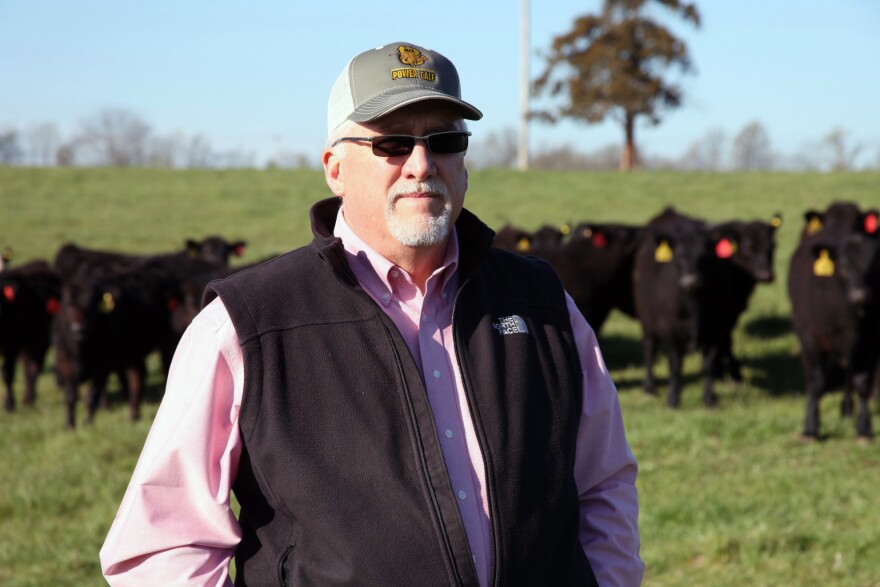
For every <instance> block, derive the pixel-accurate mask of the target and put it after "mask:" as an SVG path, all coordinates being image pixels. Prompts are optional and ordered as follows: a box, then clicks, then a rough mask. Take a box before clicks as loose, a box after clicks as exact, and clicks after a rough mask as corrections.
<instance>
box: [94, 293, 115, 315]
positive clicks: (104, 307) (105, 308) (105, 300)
mask: <svg viewBox="0 0 880 587" xmlns="http://www.w3.org/2000/svg"><path fill="white" fill-rule="evenodd" d="M115 307H116V301H115V300H114V299H113V294H112V293H110V292H109V291H107V292H104V295H103V296H102V297H101V305H100V306H98V310H100V311H101V313H102V314H109V313H110V312H112V311H113V309H114V308H115Z"/></svg>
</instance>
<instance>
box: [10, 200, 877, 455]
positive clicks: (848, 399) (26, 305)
mask: <svg viewBox="0 0 880 587" xmlns="http://www.w3.org/2000/svg"><path fill="white" fill-rule="evenodd" d="M781 224H782V217H781V215H776V216H774V217H772V218H769V219H766V221H739V220H734V221H729V222H722V223H717V224H712V223H709V222H706V221H705V220H702V219H699V218H694V217H691V216H687V215H685V214H682V213H681V212H679V211H676V210H675V209H674V208H671V207H670V208H667V209H665V210H663V211H662V212H661V213H659V214H657V215H656V216H655V217H653V218H651V219H650V220H649V221H648V222H647V223H645V224H644V225H632V224H629V225H627V224H611V223H590V222H584V223H581V224H579V225H577V226H574V227H570V226H565V227H562V228H558V227H549V226H548V227H543V228H541V229H540V230H537V231H533V232H530V231H526V230H522V229H519V228H516V227H513V226H509V225H508V226H504V227H502V228H500V229H499V230H498V231H497V235H496V238H495V245H496V246H498V247H499V248H503V249H507V250H509V251H511V252H513V253H515V254H525V255H532V256H536V257H539V258H542V259H544V260H546V261H547V262H548V263H550V264H551V265H552V266H553V267H554V268H555V269H556V271H557V273H559V275H560V277H561V279H562V281H563V283H564V285H565V287H566V289H567V291H568V292H569V294H570V295H571V297H572V299H573V300H574V302H575V303H576V304H577V306H578V308H580V310H581V311H582V312H583V314H584V316H585V317H586V319H587V321H588V322H589V323H590V324H591V325H592V327H593V328H594V329H595V330H596V331H597V332H599V331H601V328H602V325H603V324H604V322H605V320H606V319H607V317H608V315H609V313H610V312H611V311H612V310H613V309H617V310H619V311H621V312H623V313H624V314H627V315H629V316H631V317H633V318H634V319H636V320H638V321H639V323H640V324H641V328H642V347H643V353H644V365H645V379H644V389H645V391H646V392H648V393H650V394H655V393H656V392H657V389H656V388H657V384H656V381H655V379H654V374H653V365H654V362H655V358H656V355H657V352H658V351H662V352H663V353H664V354H665V356H666V358H667V361H668V363H669V386H668V392H667V404H668V406H669V407H670V408H677V407H678V406H679V405H680V403H681V391H682V364H683V361H684V357H685V355H686V354H687V353H689V352H699V353H700V354H701V357H702V363H701V376H702V380H703V389H704V391H703V403H704V404H705V405H706V406H708V407H713V406H716V405H717V404H718V397H717V395H716V394H715V392H714V390H713V384H714V382H715V381H716V380H718V379H721V378H724V377H726V376H729V377H730V378H731V379H733V380H734V381H740V380H741V378H742V374H741V369H740V362H739V360H738V359H737V357H736V355H735V353H734V349H733V345H732V333H733V330H734V328H735V326H736V324H737V321H738V320H739V317H740V316H741V315H742V313H743V312H744V311H745V309H746V308H747V305H748V302H749V298H750V297H751V295H752V293H753V291H754V289H755V287H756V286H757V285H758V284H762V283H769V282H771V281H773V280H774V271H773V267H774V262H773V258H774V252H775V248H776V247H775V234H776V230H777V229H778V228H779V227H780V226H781ZM244 246H245V243H244V242H241V241H239V242H229V241H227V240H225V239H224V238H222V237H216V236H215V237H209V238H206V239H204V240H202V241H194V240H189V241H187V242H186V245H185V247H184V248H183V249H182V250H180V251H174V252H169V253H165V254H152V255H130V254H123V253H119V252H109V251H97V250H93V249H85V248H81V247H79V246H77V245H75V244H66V245H64V246H62V247H61V248H60V249H59V250H58V252H57V254H56V256H55V259H54V262H53V263H52V264H50V263H48V262H46V261H43V260H37V261H32V262H29V263H27V264H24V265H21V266H16V265H15V264H14V263H12V262H11V261H12V256H11V254H10V252H9V250H8V249H7V250H4V251H3V264H2V265H0V354H2V355H3V359H4V362H3V381H4V384H5V386H6V401H5V407H6V410H7V411H13V410H14V409H15V395H14V394H13V380H14V374H15V368H16V364H17V362H18V360H19V359H21V363H22V364H23V367H24V375H25V377H24V384H25V391H24V396H23V402H24V404H26V405H28V404H32V403H33V402H34V401H35V386H36V378H37V376H38V374H39V373H40V372H41V371H42V369H43V365H44V361H45V357H46V354H47V352H48V350H49V348H52V349H53V352H54V357H55V377H56V381H57V384H58V386H59V387H60V388H61V389H62V390H63V392H64V397H65V401H66V406H67V411H66V425H67V426H68V427H70V428H73V427H74V426H75V423H76V418H75V414H76V404H77V401H78V396H79V387H80V386H81V385H82V384H84V383H89V384H90V385H89V392H88V396H87V411H86V413H87V419H88V421H91V420H92V419H93V418H94V417H95V413H96V411H97V409H98V408H99V407H101V405H102V404H105V403H106V385H107V380H108V378H109V376H110V375H116V376H117V377H118V379H119V382H120V386H121V388H122V391H123V393H124V394H126V395H127V396H128V401H129V409H130V416H131V418H132V419H137V418H138V417H139V415H140V403H141V401H142V396H143V391H144V383H145V377H146V358H147V356H148V355H150V354H151V353H154V352H158V353H159V356H160V357H161V359H162V366H163V369H164V370H165V373H166V374H167V369H168V367H169V366H170V359H171V356H172V354H173V352H174V349H175V348H176V346H177V343H178V341H179V340H180V337H181V336H182V334H183V331H184V330H185V329H186V327H187V326H188V325H189V323H190V322H191V320H192V319H193V317H194V316H195V314H196V313H197V312H198V310H199V308H200V304H201V297H202V292H203V291H204V288H205V286H206V285H207V284H208V283H209V282H210V281H211V280H213V279H216V278H219V277H223V276H226V275H229V274H231V273H233V272H235V271H240V270H241V269H243V268H245V267H247V266H250V265H242V266H236V267H230V266H229V258H230V256H232V255H240V254H241V253H242V251H243V248H244ZM788 293H789V298H790V301H791V307H792V327H793V329H794V332H795V334H796V336H797V338H798V341H799V343H800V349H801V357H802V363H803V370H804V381H805V391H806V397H807V409H806V418H805V424H804V429H803V436H804V438H805V439H813V438H817V437H818V436H819V433H820V425H819V400H820V397H821V395H822V394H823V393H824V392H826V391H828V390H830V389H833V388H837V387H841V388H843V390H844V394H843V401H842V405H841V412H842V413H843V414H844V415H852V414H853V412H854V410H855V405H854V400H853V394H855V395H856V397H857V398H858V412H857V417H856V430H857V433H858V436H859V437H860V438H870V437H872V436H873V433H872V428H871V415H870V410H869V400H870V399H871V396H872V395H876V394H877V393H878V388H880V229H878V211H877V210H876V209H871V210H862V209H860V208H859V206H857V205H855V204H852V203H848V202H835V203H833V204H831V205H830V206H829V207H828V208H827V209H826V210H824V211H816V210H809V211H807V212H806V213H805V214H804V223H803V228H802V230H801V235H800V241H799V244H798V246H797V249H796V250H795V252H794V254H793V255H792V257H791V260H790V263H789V270H788Z"/></svg>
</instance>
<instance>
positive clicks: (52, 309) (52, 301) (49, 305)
mask: <svg viewBox="0 0 880 587" xmlns="http://www.w3.org/2000/svg"><path fill="white" fill-rule="evenodd" d="M59 307H60V304H59V303H58V300H57V299H56V298H49V299H48V300H46V313H47V314H49V315H50V316H54V315H55V314H57V313H58V308H59Z"/></svg>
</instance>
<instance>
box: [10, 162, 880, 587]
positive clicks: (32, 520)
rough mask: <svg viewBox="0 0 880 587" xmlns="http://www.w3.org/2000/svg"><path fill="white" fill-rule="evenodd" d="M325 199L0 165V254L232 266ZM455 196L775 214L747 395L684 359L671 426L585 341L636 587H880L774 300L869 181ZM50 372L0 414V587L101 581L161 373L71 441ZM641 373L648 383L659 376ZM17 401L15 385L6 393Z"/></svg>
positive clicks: (252, 180)
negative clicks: (803, 232) (618, 433)
mask: <svg viewBox="0 0 880 587" xmlns="http://www.w3.org/2000/svg"><path fill="white" fill-rule="evenodd" d="M327 193H328V192H327V190H326V186H325V185H324V183H323V176H322V175H321V174H320V173H319V172H316V171H281V170H274V171H162V170H109V169H108V170H103V169H102V170H87V169H39V170H32V169H14V168H0V210H2V215H0V246H4V245H12V246H13V247H14V248H15V251H16V259H15V261H14V262H15V263H22V262H25V261H27V260H29V259H33V258H47V259H51V258H52V257H53V256H54V253H55V251H56V250H57V249H58V247H59V246H60V245H61V244H62V243H64V242H67V241H75V242H78V243H79V244H81V245H84V246H91V247H98V248H112V249H120V250H128V251H138V252H157V251H166V250H170V249H175V248H178V247H180V246H182V244H183V241H184V239H187V238H191V237H195V238H201V237H204V236H207V235H210V234H222V235H224V236H227V237H229V238H236V239H237V238H244V239H246V240H248V241H249V243H250V246H249V249H248V252H247V255H246V256H245V257H244V258H243V259H242V261H241V262H248V261H251V260H256V259H258V258H261V257H263V256H266V255H269V254H273V253H278V252H282V251H285V250H288V249H290V248H292V247H295V246H298V245H301V244H305V243H306V242H307V241H308V240H309V238H310V237H309V231H308V209H309V207H310V205H311V203H312V202H314V201H315V200H317V199H319V198H322V197H325V195H326V194H327ZM469 194H470V195H469V196H468V200H467V202H466V205H467V207H468V208H469V209H471V210H472V211H474V212H475V213H477V214H478V215H479V216H481V217H482V218H483V220H484V221H486V222H487V223H488V224H489V225H491V226H494V227H499V226H500V225H502V224H504V223H506V222H511V223H514V224H517V225H520V226H523V227H526V228H536V227H538V226H539V225H542V224H545V223H551V224H555V223H562V222H577V221H580V220H595V221H621V222H630V223H643V222H645V221H647V220H648V219H649V218H650V217H651V216H652V215H654V214H655V213H657V212H659V211H660V210H661V209H662V208H663V207H664V206H666V205H668V204H673V205H675V206H676V207H677V208H678V209H679V210H681V211H683V212H685V213H688V214H691V215H694V216H699V217H702V218H705V219H707V220H710V221H723V220H729V219H733V218H742V219H765V220H766V219H769V218H770V217H771V216H772V215H773V214H774V213H776V212H782V214H783V216H784V218H785V224H784V225H783V227H782V228H781V229H780V231H779V234H778V248H777V251H778V253H777V262H776V272H777V273H776V281H775V283H773V284H770V285H765V286H759V289H758V290H757V291H756V293H755V295H754V296H753V298H752V301H751V305H750V307H749V310H748V312H747V314H746V315H745V316H744V317H743V319H742V320H741V321H740V324H739V326H738V329H737V331H736V332H735V338H734V345H735V350H736V351H737V352H738V354H739V355H740V356H741V358H742V359H743V362H744V375H745V381H744V382H743V383H742V384H739V385H734V384H732V383H729V382H724V383H721V384H720V385H719V386H718V387H717V391H718V393H719V395H720V399H721V405H720V407H719V408H718V409H716V410H713V411H708V410H706V409H705V408H703V407H702V404H701V401H700V397H701V393H702V392H701V385H700V382H699V378H698V373H697V372H698V368H699V358H698V357H697V356H696V355H691V356H689V358H688V360H687V362H686V365H685V367H686V383H687V385H686V388H685V391H684V396H683V406H682V409H681V410H679V411H677V412H672V411H670V410H668V409H667V408H666V407H665V401H664V399H663V397H662V396H661V397H649V396H646V395H645V394H643V393H642V391H641V390H640V382H641V378H642V367H641V356H640V351H639V334H640V329H639V327H638V324H637V323H635V322H634V321H633V320H632V319H630V318H628V317H626V316H623V315H621V314H613V315H612V317H611V319H610V320H609V322H608V323H607V324H606V325H605V329H604V331H603V332H602V334H601V337H600V338H601V340H602V344H603V349H604V351H605V354H606V359H607V362H608V364H609V367H610V368H611V370H612V375H613V377H614V379H615V381H616V382H617V385H618V389H619V392H620V397H621V402H622V405H623V410H624V418H625V421H626V427H627V433H628V436H629V439H630V442H631V444H632V448H633V451H634V452H635V454H636V457H637V458H638V460H639V463H640V476H639V481H638V485H639V492H640V499H641V502H640V503H641V517H640V524H641V530H642V557H643V559H644V560H645V562H646V564H647V572H646V576H645V583H644V584H645V585H647V586H673V585H674V586H691V585H696V586H727V585H730V586H733V585H779V586H828V585H834V586H843V587H850V586H851V587H868V586H880V555H878V552H880V505H878V497H877V496H878V494H880V447H878V445H877V444H869V445H860V444H858V443H857V442H856V439H855V430H854V424H853V422H852V421H850V420H842V419H841V418H840V417H839V415H838V409H839V400H840V394H831V395H829V396H828V397H826V398H825V400H824V401H823V403H822V431H823V433H825V434H827V436H828V437H827V440H825V441H823V442H818V443H813V444H806V445H805V444H803V443H801V442H800V438H799V434H800V430H801V427H802V423H803V411H804V398H803V397H802V394H801V381H802V377H801V373H800V366H799V358H798V347H797V342H796V340H795V338H794V336H793V335H792V334H791V331H790V320H789V304H788V299H787V296H786V293H785V287H784V286H785V277H786V274H787V265H788V259H789V257H790V255H791V252H792V251H793V249H794V244H795V242H796V239H797V234H798V232H799V230H800V228H801V226H802V214H803V212H804V211H806V210H807V209H809V208H825V207H826V206H827V205H828V204H829V203H830V202H832V201H834V200H852V201H856V202H858V203H860V204H862V205H873V206H878V205H880V174H877V173H873V174H869V173H859V174H788V173H753V174H739V173H730V174H708V173H687V174H686V173H673V172H669V173H647V172H646V173H631V174H618V173H578V172H567V173H559V172H528V173H515V172H510V171H481V172H476V173H472V174H471V178H470V192H469ZM49 363H50V365H49V366H48V368H47V370H46V372H45V373H44V374H43V375H42V376H41V378H40V381H39V388H38V401H37V406H36V407H35V408H33V409H28V410H23V409H20V410H19V411H18V412H17V413H15V414H5V413H0V459H2V461H0V585H4V586H6V585H12V586H41V587H42V586H45V585H53V586H67V585H69V586H77V587H79V586H90V585H102V584H104V582H103V580H102V578H101V575H100V568H99V563H98V554H97V553H98V550H99V548H100V546H101V544H102V542H103V540H104V537H105V535H106V532H107V530H108V528H109V525H110V523H111V522H112V520H113V516H114V515H115V512H116V508H117V506H118V505H119V501H120V499H121V497H122V494H123V492H124V490H125V486H126V484H127V482H128V479H129V476H130V475H131V472H132V470H133V468H134V465H135V462H136V460H137V456H138V454H139V452H140V448H141V446H142V444H143V441H144V439H145V437H146V434H147V431H148V429H149V424H150V420H151V418H152V416H153V415H154V414H155V411H156V409H157V407H158V401H159V396H160V393H161V392H160V390H161V378H160V377H159V376H158V375H157V374H156V369H157V365H158V362H157V361H156V362H154V363H153V374H152V375H151V391H152V393H151V397H150V400H149V401H148V403H147V405H146V407H145V410H144V414H145V418H144V419H143V420H142V421H140V422H137V423H131V422H129V421H127V419H126V414H127V412H126V410H125V409H124V408H123V406H121V405H115V406H114V407H113V408H112V409H111V410H110V411H109V412H102V413H100V414H98V417H97V421H96V423H95V424H94V425H93V426H92V427H80V428H78V429H77V430H76V431H74V432H67V431H65V430H64V427H63V421H64V416H63V412H64V407H63V402H62V397H61V393H60V392H59V391H58V389H57V388H56V387H55V383H54V378H53V376H52V374H51V357H50V360H49ZM658 373H659V374H660V377H661V379H660V382H661V384H662V383H664V382H665V379H664V377H665V374H666V371H665V365H664V364H663V361H661V362H660V364H659V369H658ZM21 387H22V380H21V375H20V373H19V378H18V380H17V392H18V395H19V397H20V396H21V393H22V390H21ZM873 412H874V414H875V420H877V416H876V415H877V414H878V413H880V412H878V410H877V409H876V408H875V409H874V410H873ZM875 427H880V421H875Z"/></svg>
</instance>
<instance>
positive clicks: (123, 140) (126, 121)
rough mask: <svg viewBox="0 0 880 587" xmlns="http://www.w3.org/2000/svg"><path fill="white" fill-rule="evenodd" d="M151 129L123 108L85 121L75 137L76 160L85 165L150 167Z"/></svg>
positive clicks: (113, 109) (109, 110) (101, 112)
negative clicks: (148, 164) (148, 165)
mask: <svg viewBox="0 0 880 587" xmlns="http://www.w3.org/2000/svg"><path fill="white" fill-rule="evenodd" d="M151 132H152V131H151V129H150V125H148V124H147V123H146V122H144V121H143V120H142V119H141V118H140V117H139V116H138V115H136V114H134V113H132V112H129V111H128V110H123V109H121V108H108V109H105V110H102V111H100V112H98V113H97V114H95V115H94V116H92V117H90V118H88V119H86V120H84V121H83V122H82V123H81V125H80V130H79V132H78V133H77V135H76V136H75V137H74V141H73V143H74V144H75V148H76V151H77V152H76V159H77V160H78V161H81V162H83V163H86V164H93V165H108V166H113V167H136V166H142V165H146V164H147V163H148V153H149V143H150V139H151Z"/></svg>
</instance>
